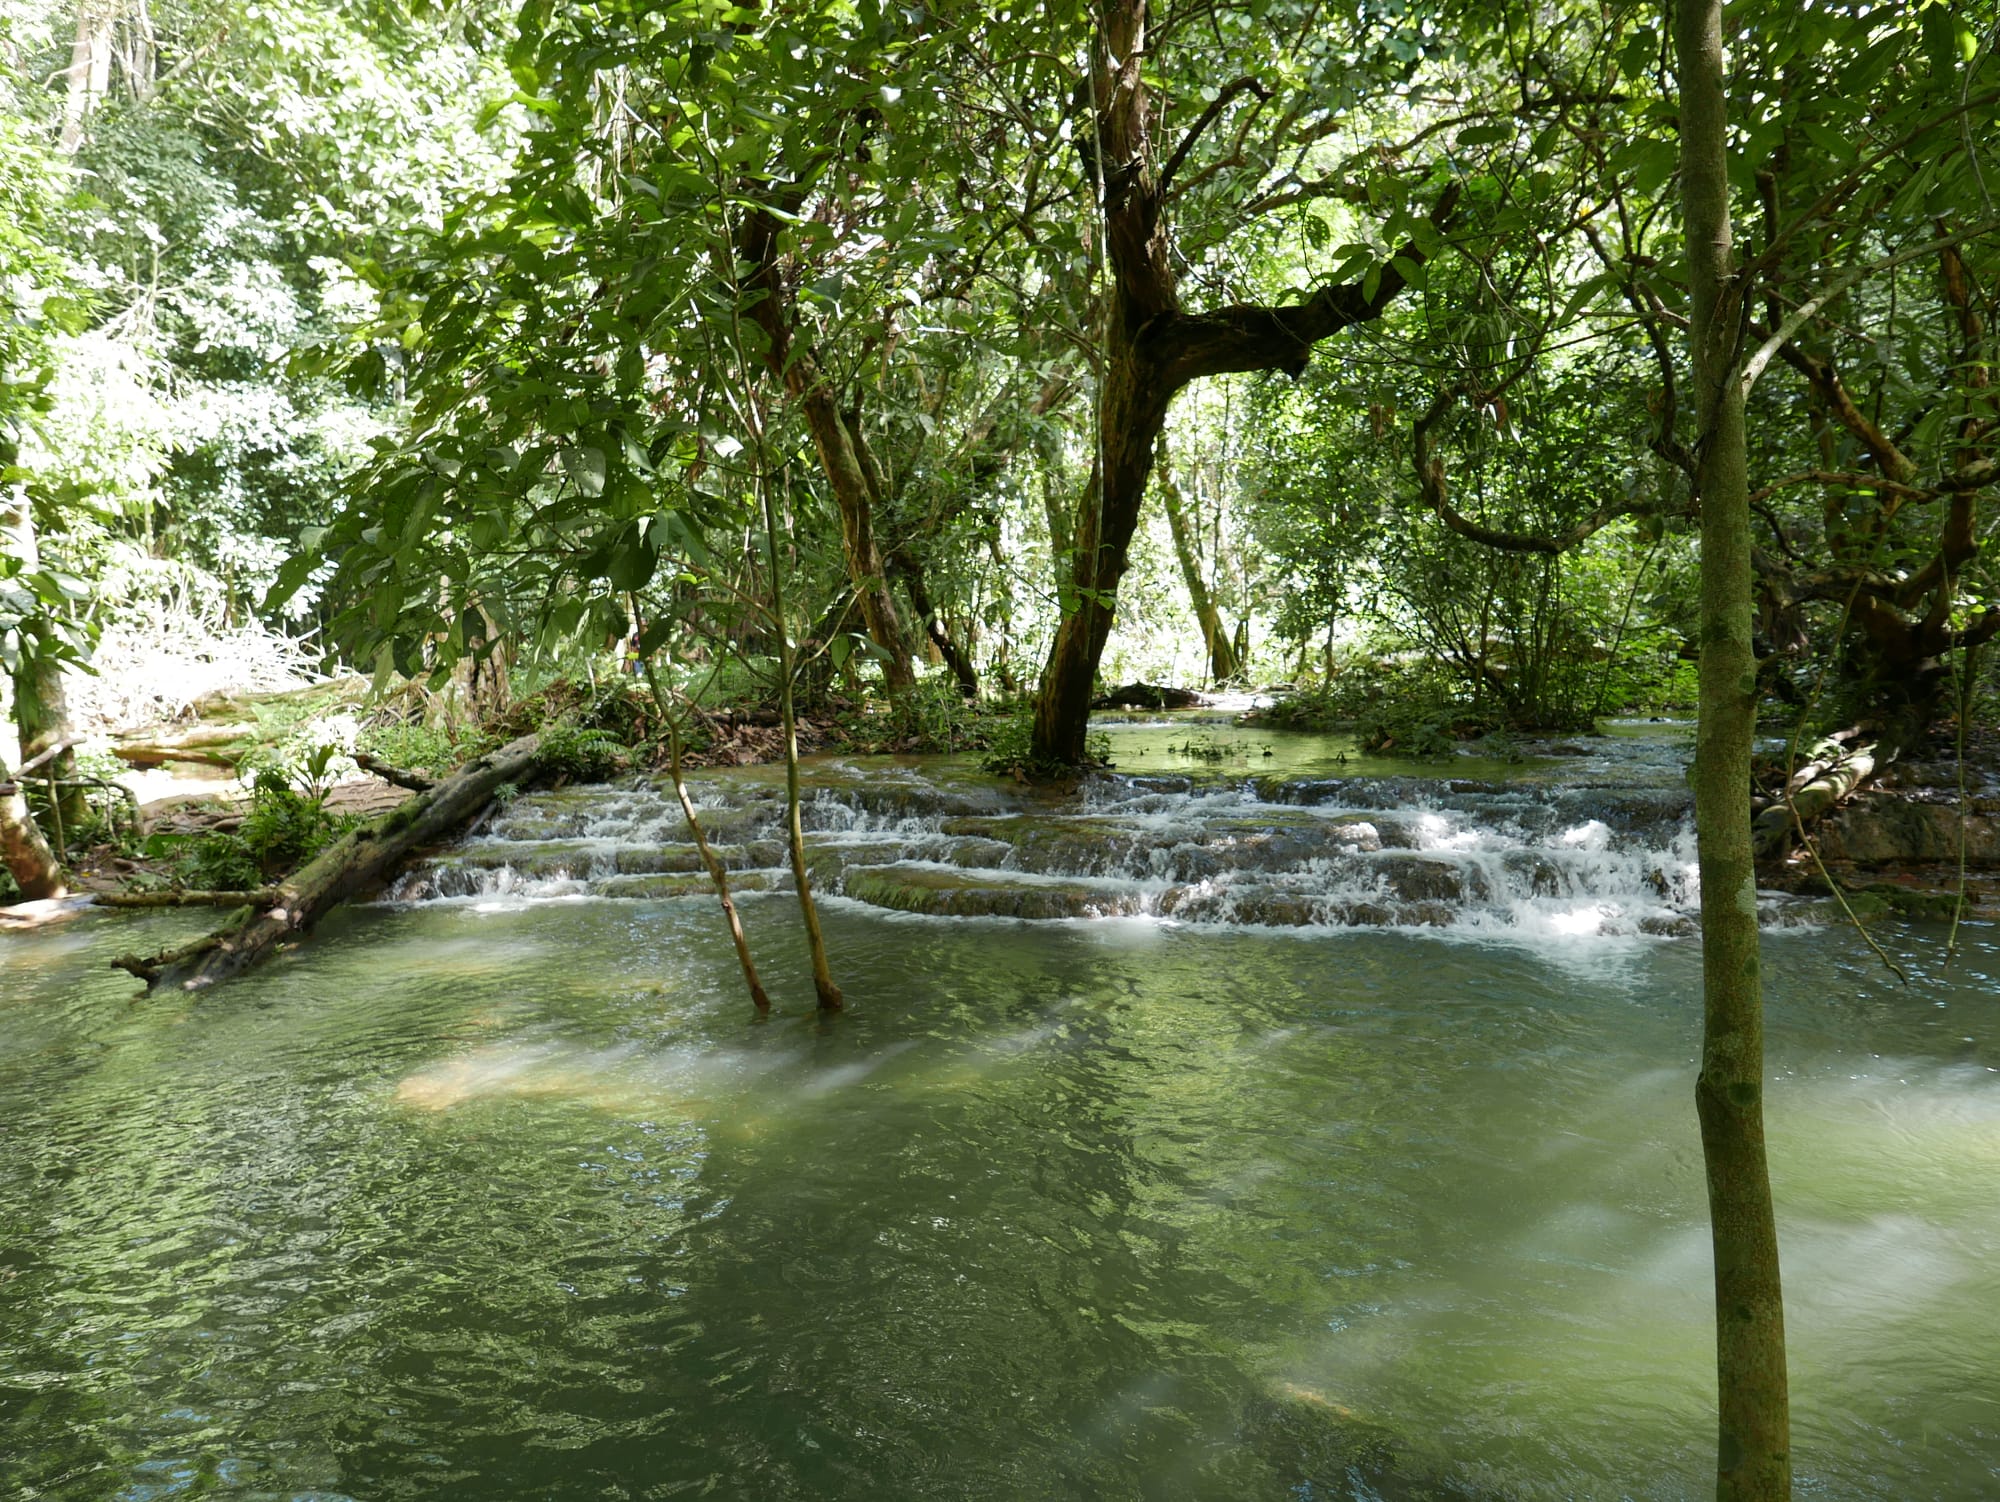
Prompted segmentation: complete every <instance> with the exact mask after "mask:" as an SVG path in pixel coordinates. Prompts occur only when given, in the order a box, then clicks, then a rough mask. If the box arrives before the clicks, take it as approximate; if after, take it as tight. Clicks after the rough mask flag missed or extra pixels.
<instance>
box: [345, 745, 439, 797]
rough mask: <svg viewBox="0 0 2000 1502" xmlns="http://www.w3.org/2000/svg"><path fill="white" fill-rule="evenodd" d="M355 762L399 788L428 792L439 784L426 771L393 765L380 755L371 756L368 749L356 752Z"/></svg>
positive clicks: (366, 770) (362, 768)
mask: <svg viewBox="0 0 2000 1502" xmlns="http://www.w3.org/2000/svg"><path fill="white" fill-rule="evenodd" d="M354 764H355V765H356V766H357V767H359V768H361V770H362V771H364V772H372V773H374V774H375V775H376V776H377V777H379V778H381V779H382V780H383V781H384V782H393V783H395V784H396V786H397V787H399V788H408V789H409V790H410V791H411V792H413V793H428V792H429V791H430V790H431V789H432V788H434V787H436V786H437V779H436V778H435V777H432V776H431V775H429V774H428V773H426V772H413V771H411V770H410V769H409V768H408V767H392V766H390V765H389V764H388V763H387V762H386V761H383V760H381V759H380V758H379V757H374V756H370V755H369V754H368V753H367V752H366V751H357V752H355V753H354Z"/></svg>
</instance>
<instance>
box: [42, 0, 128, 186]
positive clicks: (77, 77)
mask: <svg viewBox="0 0 2000 1502" xmlns="http://www.w3.org/2000/svg"><path fill="white" fill-rule="evenodd" d="M116 20H117V16H116V13H115V11H114V9H113V7H112V6H111V5H110V4H108V3H106V0H83V3H82V4H81V5H80V6H79V7H78V9H77V16H76V41H75V42H74V43H73V44H72V45H71V47H70V53H69V66H68V67H67V68H65V69H64V70H63V124H62V135H61V137H60V138H59V140H58V142H57V147H56V149H57V150H59V151H60V152H61V153H62V154H63V155H64V156H75V155H76V153H77V151H78V150H79V149H80V148H81V147H82V145H83V127H84V124H85V122H86V121H88V120H89V119H90V114H91V111H92V110H94V109H95V108H96V107H97V105H98V102H99V101H100V100H102V99H103V98H104V96H105V95H106V94H108V93H110V92H111V32H112V27H113V25H114V24H115V22H116Z"/></svg>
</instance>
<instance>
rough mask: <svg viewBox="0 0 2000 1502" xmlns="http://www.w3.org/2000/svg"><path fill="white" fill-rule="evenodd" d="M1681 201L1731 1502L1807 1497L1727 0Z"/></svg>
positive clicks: (1680, 59) (1697, 51)
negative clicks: (1732, 179)
mask: <svg viewBox="0 0 2000 1502" xmlns="http://www.w3.org/2000/svg"><path fill="white" fill-rule="evenodd" d="M1673 24H1674V44H1675V53H1676V63H1677V68H1678V73H1679V83H1680V131H1681V200H1682V208H1683V211H1684V216H1685V220H1686V226H1687V247H1688V280H1689V291H1690V294H1691V304H1692V308H1691V311H1692V314H1693V319H1692V326H1691V331H1690V355H1691V363H1692V365H1693V369H1694V377H1695V393H1696V411H1697V412H1699V413H1700V414H1701V432H1700V434H1699V441H1698V442H1697V443H1696V444H1695V449H1694V451H1695V453H1696V455H1697V456H1698V459H1697V466H1698V467H1697V472H1696V476H1695V484H1696V489H1697V491H1698V492H1699V495H1700V502H1701V630H1700V641H1701V661H1700V720H1699V730H1698V732H1697V737H1696V746H1695V768H1694V788H1695V828H1696V836H1697V840H1698V844H1699V856H1700V865H1701V925H1702V1001H1703V1007H1702V1048H1701V1075H1700V1077H1699V1079H1698V1080H1697V1081H1696V1083H1695V1105H1696V1109H1697V1112H1698V1114H1699V1116H1700V1118H1701V1146H1702V1160H1703V1163H1704V1164H1705V1166H1706V1169H1707V1175H1708V1206H1709V1220H1710V1232H1711V1238H1712V1241H1713V1244H1714V1249H1715V1331H1716V1376H1717V1383H1718V1420H1719V1422H1718V1429H1717V1452H1716V1496H1717V1498H1718V1499H1719V1502H1771V1499H1775V1498H1785V1497H1789V1496H1790V1495H1791V1453H1790V1451H1791V1439H1790V1433H1791V1422H1790V1417H1789V1412H1788V1407H1787V1395H1786V1379H1785V1317H1784V1301H1783V1298H1782V1292H1781V1288H1780V1283H1779V1275H1778V1231H1777V1217H1776V1212H1775V1211H1774V1209H1773V1206H1772V1203H1771V1179H1770V1172H1769V1169H1768V1167H1767V1165H1766V1163H1765V1155H1764V1023H1763V996H1762V986H1761V977H1760V975H1759V971H1758V947H1757V883H1756V873H1755V868H1754V866H1753V864H1752V853H1751V833H1750V805H1749V799H1748V793H1749V787H1750V747H1751V740H1752V736H1753V734H1754V732H1755V730H1756V723H1757V663H1756V658H1755V654H1754V652H1753V651H1752V647H1751V636H1750V632H1751V537H1750V504H1749V489H1750V488H1749V480H1748V473H1749V464H1748V457H1747V452H1746V440H1745V435H1744V418H1743V389H1742V386H1741V384H1740V383H1739V381H1738V378H1737V374H1738V373H1737V370H1736V368H1735V361H1734V345H1735V341H1736V338H1737V334H1738V318H1739V308H1738V305H1737V301H1736V299H1737V297H1739V296H1740V293H1736V292H1734V290H1733V289H1732V285H1731V283H1732V278H1733V275H1734V270H1735V265H1734V262H1735V256H1734V252H1733V246H1732V243H1731V233H1730V222H1729V177H1728V166H1729V161H1728V150H1729V147H1728V123H1729V116H1728V103H1727V99H1726V96H1725V94H1724V88H1723V76H1724V75H1723V58H1722V0H1678V3H1677V5H1676V6H1675V13H1674V23H1673Z"/></svg>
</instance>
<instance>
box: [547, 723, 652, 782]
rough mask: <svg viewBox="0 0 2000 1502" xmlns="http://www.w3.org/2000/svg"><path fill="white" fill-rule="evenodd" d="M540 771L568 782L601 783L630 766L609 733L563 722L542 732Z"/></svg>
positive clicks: (628, 760) (623, 746) (624, 753)
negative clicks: (541, 769)
mask: <svg viewBox="0 0 2000 1502" xmlns="http://www.w3.org/2000/svg"><path fill="white" fill-rule="evenodd" d="M541 761H542V768H543V770H544V771H545V772H546V773H547V774H548V775H549V776H551V777H559V778H563V779H566V780H568V781H570V782H602V781H604V779H605V778H607V777H612V776H615V775H616V774H617V773H619V772H621V771H623V770H624V769H625V768H626V767H627V766H629V765H630V764H631V755H630V753H629V752H628V751H627V750H626V748H625V745H624V743H623V742H622V741H620V740H619V739H618V737H617V736H615V735H613V734H612V733H611V732H610V731H608V730H596V729H591V728H589V727H586V726H583V725H579V724H576V723H575V722H573V721H563V722H559V723H556V724H553V725H550V726H549V727H548V728H546V729H545V730H543V731H542V756H541Z"/></svg>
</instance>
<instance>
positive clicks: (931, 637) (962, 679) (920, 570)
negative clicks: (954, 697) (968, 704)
mask: <svg viewBox="0 0 2000 1502" xmlns="http://www.w3.org/2000/svg"><path fill="white" fill-rule="evenodd" d="M889 570H890V572H891V573H892V574H894V575H895V577H896V578H897V580H898V581H899V582H900V583H901V584H902V586H903V591H904V593H906V594H907V595H909V597H910V603H911V604H912V605H914V606H915V607H916V609H917V615H918V616H919V617H920V618H921V619H922V620H923V623H924V636H925V638H926V639H927V640H928V641H929V642H930V644H931V645H932V646H933V647H935V648H937V654H938V657H939V659H940V660H942V661H943V663H944V665H945V666H946V667H948V668H950V669H951V676H952V677H953V678H955V679H957V680H958V691H959V693H960V694H961V695H963V696H964V697H965V698H967V699H970V700H974V701H976V700H977V699H978V698H979V674H978V673H977V672H976V671H975V670H974V668H973V666H972V659H971V657H969V656H968V655H966V653H965V651H964V649H963V648H961V647H960V646H959V644H958V643H957V642H955V641H953V640H952V638H951V631H950V628H948V627H947V626H946V625H945V623H944V618H943V617H942V616H940V615H939V614H938V610H937V603H936V602H935V601H934V600H932V599H931V591H930V585H929V584H928V583H926V582H925V580H924V563H923V560H922V559H921V558H919V557H918V556H917V555H916V553H915V552H914V551H913V550H911V549H910V548H908V547H899V548H897V549H896V551H895V552H893V553H891V554H890V555H889Z"/></svg>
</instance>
